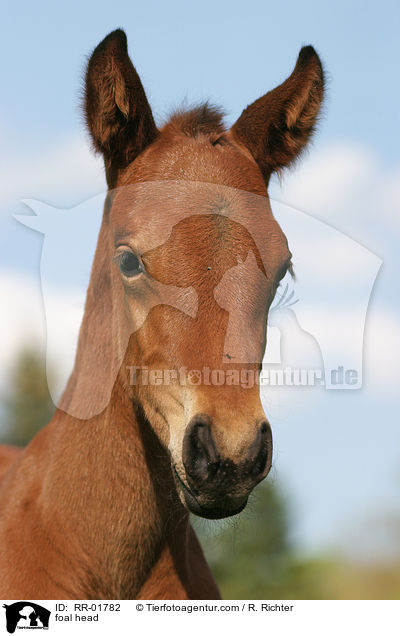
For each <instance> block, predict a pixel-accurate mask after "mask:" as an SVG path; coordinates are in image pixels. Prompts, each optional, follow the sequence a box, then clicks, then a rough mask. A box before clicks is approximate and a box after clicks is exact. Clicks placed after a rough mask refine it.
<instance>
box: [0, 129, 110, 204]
mask: <svg viewBox="0 0 400 636" xmlns="http://www.w3.org/2000/svg"><path fill="white" fill-rule="evenodd" d="M0 169H1V173H2V190H1V194H0V211H2V212H3V214H4V213H6V214H10V213H12V212H13V211H15V207H16V205H17V204H18V202H20V201H21V200H22V199H26V198H38V199H40V200H41V201H47V202H49V201H50V202H52V203H53V204H54V205H56V206H57V207H64V208H67V207H70V206H72V205H75V204H76V202H77V201H79V200H80V199H82V198H86V197H89V196H92V195H93V194H97V193H98V192H104V191H105V189H106V184H105V178H104V170H103V162H102V159H101V158H99V157H95V156H94V155H93V153H92V152H91V150H90V146H89V142H88V141H87V140H86V139H85V138H84V137H83V136H82V137H74V138H70V139H68V140H65V141H63V142H60V143H58V144H57V145H55V146H54V147H48V148H46V149H43V148H38V151H37V153H35V154H30V155H27V156H25V157H21V156H16V157H13V156H12V155H11V156H10V154H8V156H7V159H5V158H3V159H1V160H0ZM10 208H11V209H10Z"/></svg>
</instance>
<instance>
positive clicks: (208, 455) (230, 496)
mask: <svg viewBox="0 0 400 636" xmlns="http://www.w3.org/2000/svg"><path fill="white" fill-rule="evenodd" d="M271 460H272V434H271V428H270V426H269V424H268V422H267V421H266V420H265V419H263V420H260V421H257V422H256V424H255V435H254V438H253V439H252V441H251V443H250V445H249V446H248V447H247V448H245V449H241V452H240V454H239V458H238V459H235V458H234V457H226V456H224V454H223V451H222V450H220V449H219V448H218V445H217V443H216V441H215V437H214V435H213V432H212V421H211V418H210V417H209V416H207V415H204V414H198V415H195V416H194V417H193V418H192V419H191V421H190V423H189V425H188V427H187V430H186V432H185V436H184V439H183V449H182V461H183V467H184V475H183V474H182V473H183V471H182V470H178V469H177V468H174V476H175V482H176V485H177V488H178V491H179V492H180V495H181V499H182V500H183V501H184V503H185V505H186V507H187V508H188V509H189V510H190V511H191V512H193V513H194V514H196V515H198V516H201V517H206V518H208V519H221V518H224V517H230V516H232V515H236V514H238V513H239V512H241V511H242V510H243V508H244V507H245V506H246V504H247V499H248V496H249V494H250V492H251V491H252V490H253V488H254V487H255V486H256V485H257V484H258V483H259V482H260V481H261V480H262V479H264V478H265V477H266V476H267V474H268V472H269V470H270V468H271Z"/></svg>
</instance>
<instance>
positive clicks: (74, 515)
mask: <svg viewBox="0 0 400 636" xmlns="http://www.w3.org/2000/svg"><path fill="white" fill-rule="evenodd" d="M322 96H323V73H322V67H321V63H320V60H319V58H318V56H317V54H316V53H315V51H314V49H313V48H312V47H310V46H308V47H305V48H303V49H302V50H301V51H300V54H299V58H298V61H297V64H296V66H295V69H294V71H293V73H292V74H291V75H290V77H289V78H288V79H287V80H286V81H285V82H284V83H283V84H281V85H280V86H278V87H277V88H275V89H274V90H273V91H271V92H269V93H267V94H266V95H264V96H263V97H261V98H260V99H258V100H257V101H256V102H254V104H252V105H251V106H249V107H248V108H246V110H244V112H243V113H242V115H241V116H240V117H239V119H238V121H237V122H236V123H235V124H234V126H233V127H232V128H231V129H230V130H226V129H225V128H224V126H223V123H222V117H221V114H220V113H219V112H218V110H217V109H215V108H211V107H209V106H207V105H205V106H202V107H199V108H196V109H194V110H191V111H189V112H181V113H177V114H175V115H174V116H173V117H172V118H171V120H170V121H169V122H168V123H167V124H166V125H165V126H164V127H163V128H162V129H161V130H158V129H157V127H156V125H155V123H154V119H153V116H152V112H151V109H150V106H149V104H148V101H147V99H146V96H145V93H144V90H143V87H142V84H141V82H140V79H139V77H138V75H137V73H136V71H135V69H134V67H133V66H132V63H131V61H130V59H129V57H128V53H127V42H126V37H125V34H124V33H123V31H120V30H118V31H114V32H113V33H111V34H110V35H108V36H107V37H106V38H105V40H103V42H101V44H100V45H99V46H98V47H97V48H96V50H95V51H94V53H93V54H92V56H91V58H90V61H89V64H88V68H87V74H86V94H85V109H86V120H87V125H88V128H89V131H90V134H91V136H92V140H93V144H94V147H95V149H96V150H97V151H99V152H101V153H102V155H103V158H104V163H105V170H106V177H107V183H108V188H109V191H108V195H107V197H106V203H105V209H104V215H103V222H102V226H101V230H100V235H99V240H98V246H97V250H96V254H95V258H94V263H93V269H92V274H91V280H90V284H89V289H88V293H87V301H86V306H85V314H84V318H83V323H82V326H81V331H80V336H79V343H78V349H77V355H76V362H75V367H74V370H73V373H72V375H71V378H70V380H69V382H68V385H67V388H66V390H65V393H64V395H63V397H62V399H61V402H60V405H59V408H58V410H57V412H56V414H55V416H54V418H53V419H52V421H51V422H50V424H49V425H48V426H47V427H45V428H44V429H43V430H42V431H41V432H40V433H39V434H38V435H37V436H36V437H35V439H34V440H33V441H32V442H31V443H30V444H29V446H28V447H27V448H26V449H25V450H24V451H23V452H22V453H21V454H20V455H19V456H18V457H17V459H16V460H15V461H14V463H13V464H12V465H11V468H9V469H8V470H7V472H6V473H5V475H4V477H3V480H2V485H1V489H0V510H1V517H0V595H1V596H2V597H3V598H12V599H14V598H15V599H17V598H29V599H52V598H53V599H68V598H82V599H83V598H87V599H129V598H138V599H140V598H153V599H185V598H191V599H208V598H218V597H219V594H218V589H217V587H216V584H215V582H214V579H213V577H212V574H211V572H210V570H209V568H208V566H207V564H206V562H205V559H204V557H203V554H202V550H201V548H200V545H199V543H198V541H197V538H196V536H195V534H194V532H193V530H192V528H191V526H190V524H189V521H188V511H192V512H194V513H196V514H198V515H200V516H203V517H209V518H218V517H226V516H229V515H233V514H236V513H238V512H240V510H242V509H243V508H244V506H245V505H246V502H247V498H248V496H249V493H250V492H251V490H252V489H253V488H254V486H255V485H256V484H257V483H259V482H260V481H261V480H262V479H263V478H264V477H265V476H266V475H267V473H268V471H269V469H270V466H271V454H272V441H271V432H270V427H269V423H268V421H267V419H266V416H265V414H264V412H263V409H262V406H261V401H260V396H259V389H258V386H257V382H254V383H253V385H243V382H242V379H243V377H246V378H247V377H250V375H251V374H253V377H255V378H256V379H257V377H258V374H259V372H260V368H261V362H262V357H263V353H264V349H265V341H266V324H267V313H268V308H269V306H270V304H271V302H272V299H273V297H274V294H275V291H276V288H277V286H278V284H279V281H280V279H281V278H282V277H283V276H284V274H285V273H286V271H287V269H288V268H289V267H290V258H291V254H290V252H289V249H288V246H287V241H286V238H285V236H284V234H283V232H282V230H281V229H280V228H279V226H278V224H277V223H276V221H275V220H274V218H273V216H272V213H271V209H270V206H269V200H268V195H267V185H268V181H269V178H270V176H271V174H272V173H273V172H274V171H279V170H281V169H282V168H284V167H285V166H287V165H288V164H290V163H291V162H292V161H293V160H294V159H295V158H296V157H297V156H298V154H299V153H300V152H301V150H302V149H303V147H304V146H305V144H306V142H307V141H308V139H309V138H310V136H311V134H312V132H313V129H314V126H315V122H316V119H317V115H318V112H319V108H320V104H321V101H322ZM243 373H244V374H245V376H243ZM221 377H222V378H223V380H224V381H221ZM12 456H13V454H12V453H8V454H7V451H4V457H5V464H4V465H5V466H7V465H8V464H9V463H10V462H11V459H10V458H11V457H12Z"/></svg>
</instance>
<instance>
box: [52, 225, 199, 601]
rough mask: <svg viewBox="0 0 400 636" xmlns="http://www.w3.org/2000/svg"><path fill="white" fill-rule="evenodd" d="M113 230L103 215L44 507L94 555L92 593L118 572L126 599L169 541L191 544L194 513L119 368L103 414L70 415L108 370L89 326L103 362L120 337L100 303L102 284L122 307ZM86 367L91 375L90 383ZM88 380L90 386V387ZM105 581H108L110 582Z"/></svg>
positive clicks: (106, 301) (106, 300)
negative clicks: (105, 320)
mask: <svg viewBox="0 0 400 636" xmlns="http://www.w3.org/2000/svg"><path fill="white" fill-rule="evenodd" d="M106 230H107V228H106V221H103V225H102V229H101V231H100V236H99V243H98V248H97V251H96V256H95V260H94V264H93V271H92V277H91V282H90V285H89V289H88V296H87V302H86V307H85V314H84V318H83V322H82V328H81V334H80V338H79V343H78V351H77V357H76V360H77V362H76V366H75V370H74V373H73V374H72V376H71V379H70V381H69V383H68V386H67V389H66V391H65V394H64V396H63V398H62V401H61V405H62V406H63V409H64V410H59V411H58V412H57V413H56V416H55V418H54V421H53V422H52V424H51V425H50V427H49V431H50V442H49V447H50V452H51V459H50V465H49V469H48V471H47V476H46V480H45V491H44V497H43V499H44V502H45V508H46V510H45V511H44V512H45V515H46V513H47V514H48V515H49V516H50V515H51V517H52V520H53V521H52V523H53V524H54V523H55V521H54V519H57V520H58V523H59V526H60V532H62V534H63V535H65V531H66V526H69V534H70V536H73V537H74V543H75V544H76V545H77V546H78V545H80V547H81V550H80V552H81V553H82V554H84V555H85V557H84V562H85V563H86V565H85V572H86V573H83V574H82V575H81V578H84V579H86V580H87V581H88V580H89V581H90V588H91V589H90V590H89V592H90V594H92V595H93V594H94V597H97V598H101V597H102V595H103V593H105V594H108V595H109V594H110V590H111V589H113V586H114V585H115V581H118V585H119V589H114V598H124V596H125V594H128V595H132V594H135V593H136V592H137V590H138V589H139V587H140V585H141V582H143V580H144V579H145V578H146V575H147V574H148V572H149V570H150V568H151V567H152V566H153V564H154V562H155V560H156V558H157V555H158V554H159V553H160V551H161V550H162V549H163V545H164V546H165V544H166V543H169V547H170V550H171V552H172V553H174V552H175V553H176V551H177V550H176V547H177V545H178V543H179V541H180V542H181V545H180V548H181V547H182V540H184V538H185V537H186V536H187V526H188V523H187V522H188V515H187V513H186V512H185V511H184V509H183V506H182V505H181V503H180V502H179V499H178V495H177V492H176V488H175V485H174V481H173V476H172V471H171V466H170V459H169V455H168V452H167V450H166V449H165V448H164V447H163V446H162V445H161V443H160V442H159V440H158V438H157V436H156V435H155V433H154V432H153V429H152V427H151V424H150V422H149V421H148V420H147V418H146V417H145V416H144V414H143V412H142V410H141V408H140V405H136V406H135V407H134V406H133V404H132V401H131V399H130V398H129V396H128V395H127V393H126V391H125V390H124V388H123V386H122V382H120V379H119V375H118V373H117V377H116V380H115V382H114V386H113V389H112V393H111V399H109V401H108V404H107V406H106V408H105V409H104V410H103V411H102V412H101V413H100V414H97V415H95V416H94V417H92V418H90V419H88V420H82V419H79V418H77V417H74V416H73V415H68V409H67V408H65V406H68V405H70V404H74V402H73V399H74V397H75V395H76V393H78V402H79V401H81V402H82V400H84V399H86V400H90V396H91V395H92V394H93V392H95V391H96V386H97V385H98V384H99V383H100V384H101V382H102V381H103V379H102V377H101V376H100V377H95V378H94V380H95V384H94V385H93V387H91V385H90V371H91V369H90V366H89V374H88V369H87V367H88V360H89V361H91V360H92V354H90V356H89V358H88V357H87V351H86V350H85V347H87V346H88V344H87V338H86V335H87V334H91V340H92V341H94V342H96V341H97V344H98V346H99V349H100V350H99V356H100V358H102V361H103V362H104V361H106V362H107V356H109V354H110V352H109V351H108V350H106V351H102V350H101V347H102V346H103V344H104V347H105V348H109V347H110V346H112V345H113V344H114V345H115V342H116V340H117V339H118V333H116V332H115V329H114V330H113V324H114V326H115V321H114V323H113V324H111V323H110V324H108V325H107V324H106V325H104V324H103V325H101V324H100V323H99V319H98V311H97V308H96V303H97V302H98V298H99V294H98V293H97V291H98V290H99V289H102V304H103V307H104V306H106V307H107V306H108V307H109V308H112V306H113V303H112V300H113V298H112V293H113V289H112V284H111V274H110V273H109V271H107V269H106V264H109V263H111V258H109V255H108V256H107V249H108V248H107V241H108V234H107V231H106ZM99 329H101V331H99ZM105 337H108V341H105V340H104V338H105ZM104 366H106V365H104ZM85 367H86V370H85ZM82 368H83V373H85V374H86V375H84V378H83V379H84V382H83V383H82V376H81V375H80V374H81V372H82V371H81V370H82ZM92 375H93V376H95V371H93V373H92ZM88 378H89V384H88ZM80 386H81V387H82V386H83V387H84V392H83V393H82V394H79V390H82V389H79V387H80ZM51 431H53V433H52V434H51ZM78 551H79V548H78ZM100 572H101V573H102V574H101V579H99V578H98V577H99V574H98V573H100ZM104 586H105V588H108V589H105V590H103V587H104ZM96 591H97V596H96ZM85 593H86V594H87V593H88V592H87V591H86V592H85Z"/></svg>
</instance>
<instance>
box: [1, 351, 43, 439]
mask: <svg viewBox="0 0 400 636" xmlns="http://www.w3.org/2000/svg"><path fill="white" fill-rule="evenodd" d="M2 407H3V408H2V426H1V429H0V441H1V443H3V444H15V445H17V446H25V445H26V444H28V442H30V440H31V439H32V438H33V437H34V436H35V435H36V433H37V432H38V431H39V430H40V429H41V428H42V427H43V426H45V424H47V423H48V422H49V421H50V419H51V417H52V415H53V413H54V410H55V409H54V404H53V402H52V400H51V398H50V394H49V390H48V387H47V378H46V372H45V367H44V363H43V360H42V358H41V356H40V354H39V353H38V352H37V351H36V350H34V349H23V350H22V351H21V352H20V353H19V355H18V357H17V359H16V361H15V364H14V366H13V367H12V369H11V373H10V377H9V379H8V382H7V386H6V389H5V391H4V395H3V396H2Z"/></svg>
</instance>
